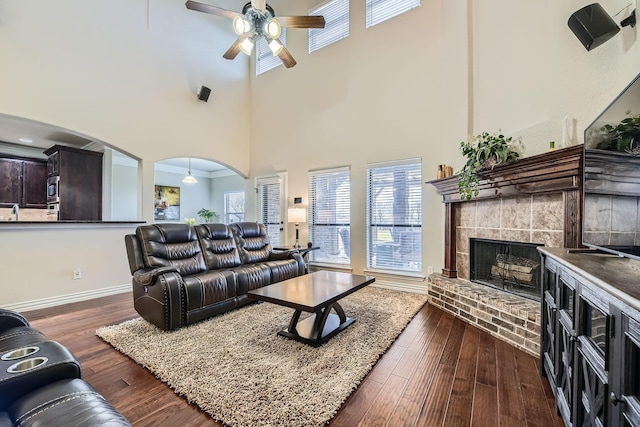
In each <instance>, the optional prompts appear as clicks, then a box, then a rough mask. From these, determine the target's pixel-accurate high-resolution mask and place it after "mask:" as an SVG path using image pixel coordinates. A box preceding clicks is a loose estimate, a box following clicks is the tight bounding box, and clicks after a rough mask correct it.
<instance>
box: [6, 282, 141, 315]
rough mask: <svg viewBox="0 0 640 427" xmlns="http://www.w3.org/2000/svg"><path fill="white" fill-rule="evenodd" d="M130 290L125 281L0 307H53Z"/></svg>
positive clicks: (17, 309)
mask: <svg viewBox="0 0 640 427" xmlns="http://www.w3.org/2000/svg"><path fill="white" fill-rule="evenodd" d="M130 291H131V283H127V284H125V285H119V286H112V287H110V288H102V289H94V290H91V291H83V292H76V293H73V294H66V295H58V296H55V297H50V298H42V299H37V300H32V301H25V302H19V303H16V304H9V305H5V306H3V307H2V308H5V309H7V310H12V311H17V312H24V311H31V310H40V309H41V308H48V307H55V306H57V305H62V304H69V303H72V302H79V301H86V300H89V299H93V298H100V297H105V296H109V295H115V294H121V293H124V292H130Z"/></svg>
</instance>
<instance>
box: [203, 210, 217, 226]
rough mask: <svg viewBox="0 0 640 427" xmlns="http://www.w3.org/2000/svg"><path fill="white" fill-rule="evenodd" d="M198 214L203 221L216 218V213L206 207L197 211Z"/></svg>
mask: <svg viewBox="0 0 640 427" xmlns="http://www.w3.org/2000/svg"><path fill="white" fill-rule="evenodd" d="M198 216H199V217H201V218H202V219H203V220H204V222H205V223H207V222H211V218H215V219H216V221H217V220H218V214H217V213H215V212H214V211H212V210H209V209H207V208H202V209H200V210H199V211H198Z"/></svg>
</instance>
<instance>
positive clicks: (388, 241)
mask: <svg viewBox="0 0 640 427" xmlns="http://www.w3.org/2000/svg"><path fill="white" fill-rule="evenodd" d="M422 187H423V182H422V168H421V161H420V159H411V160H406V161H398V162H388V163H378V164H375V165H368V166H367V267H369V268H381V269H386V270H402V271H409V272H419V271H422Z"/></svg>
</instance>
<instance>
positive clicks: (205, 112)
mask: <svg viewBox="0 0 640 427" xmlns="http://www.w3.org/2000/svg"><path fill="white" fill-rule="evenodd" d="M270 3H271V2H270ZM317 3H318V2H317V1H315V0H314V1H312V0H298V1H295V2H292V1H290V0H286V1H285V0H274V1H273V4H272V5H273V7H274V8H275V9H276V13H281V14H286V15H296V14H306V13H307V11H308V10H309V9H310V8H311V7H312V6H314V5H316V4H317ZM216 4H219V3H218V2H216ZM364 4H365V2H364V1H357V2H356V1H354V2H350V7H351V35H350V37H349V38H347V39H345V40H342V41H339V42H337V43H335V44H334V45H331V46H329V47H327V48H324V49H322V50H320V51H317V52H314V53H312V54H308V53H307V31H306V30H299V29H291V30H290V31H288V37H287V39H288V48H289V49H290V51H291V53H292V54H293V55H294V57H295V58H296V60H297V61H298V65H297V66H296V67H294V68H292V69H285V68H284V67H279V68H277V69H275V70H272V71H269V72H267V73H265V74H263V75H261V76H258V77H253V72H254V70H253V65H252V63H250V64H251V69H250V74H249V75H250V80H249V81H247V61H246V59H244V58H243V57H242V56H240V57H238V58H237V59H236V60H235V61H224V60H223V59H221V58H220V56H221V53H222V52H224V50H226V48H227V47H228V46H229V45H230V44H231V43H232V42H233V40H234V38H235V35H234V33H233V32H232V31H230V29H229V26H228V25H226V24H228V22H226V21H224V19H222V18H219V17H212V16H208V15H206V14H201V13H196V12H193V11H188V10H186V8H185V7H184V3H183V2H174V1H169V0H154V1H153V2H147V1H145V0H127V1H125V0H114V1H110V2H102V3H96V2H78V1H72V0H58V1H56V2H47V1H45V0H31V1H20V2H18V1H9V0H0V16H1V17H2V18H1V19H0V56H1V57H2V79H0V93H2V96H1V97H0V113H5V114H11V115H16V116H20V117H26V118H30V119H35V120H39V121H43V122H46V123H51V124H54V125H58V126H61V127H65V128H69V129H73V130H75V131H77V132H80V133H83V134H86V135H91V136H93V137H96V138H99V139H100V140H102V141H104V142H106V143H108V144H110V145H113V146H115V147H117V148H119V149H120V150H121V151H123V152H125V153H128V154H131V155H133V156H135V157H137V158H140V159H142V161H141V169H140V174H141V177H142V181H141V182H142V184H141V189H142V190H143V199H142V200H141V201H140V203H141V205H142V206H143V210H142V212H143V217H144V219H145V220H147V221H152V206H153V183H154V178H153V166H154V163H155V161H156V160H159V159H164V158H171V157H185V156H192V157H200V158H207V159H212V160H216V161H218V162H221V163H223V164H225V165H227V166H230V167H231V168H233V169H234V170H236V171H239V172H241V173H243V174H245V175H250V176H251V177H255V176H263V175H270V174H273V173H274V172H280V171H287V172H288V177H289V178H288V186H289V194H290V195H296V196H300V195H302V196H303V204H307V203H308V200H307V197H306V195H307V171H308V170H309V169H316V168H323V167H332V166H339V165H350V166H351V177H352V185H351V187H352V258H353V266H354V271H355V272H359V271H362V270H363V268H364V262H365V261H364V260H365V249H364V243H365V230H364V226H365V208H364V204H365V178H364V177H365V169H366V164H367V163H370V162H378V161H384V160H392V159H403V158H410V157H420V158H422V163H423V174H424V179H425V181H427V180H429V179H433V178H435V173H436V169H437V165H438V164H440V163H447V164H450V165H453V166H454V168H455V169H459V167H460V166H461V165H462V163H463V159H462V157H461V155H460V153H459V143H460V141H461V140H463V139H466V136H467V135H468V134H470V133H471V134H476V133H479V132H481V131H484V130H487V131H493V130H496V129H498V128H501V129H502V130H503V131H505V132H506V133H508V134H513V135H514V136H518V135H521V136H522V137H523V141H524V144H525V146H526V154H527V155H531V154H537V153H540V152H543V151H545V150H546V148H547V147H548V141H550V140H556V141H559V140H560V139H561V130H562V128H561V126H562V125H561V123H562V119H563V118H564V117H565V116H571V117H575V118H576V119H577V120H578V125H579V126H578V132H579V136H580V140H581V132H582V129H584V127H586V126H587V125H588V124H589V122H590V121H591V120H593V119H594V118H595V117H596V116H597V115H598V113H599V112H600V111H602V110H603V109H604V108H605V107H606V106H607V105H608V104H609V102H611V100H613V98H614V97H615V96H616V95H617V94H618V93H619V92H620V91H621V90H622V89H623V88H624V87H625V86H626V84H627V83H629V82H630V81H631V80H632V79H633V77H634V76H635V75H636V74H637V73H638V72H640V47H639V44H638V43H637V40H636V38H637V30H638V27H636V28H635V29H631V28H625V29H623V30H622V31H621V32H620V33H619V34H618V35H617V36H615V37H614V38H613V39H612V40H610V41H608V42H607V43H605V44H604V45H602V46H600V47H598V48H596V49H595V50H594V51H592V52H587V51H586V50H585V49H584V48H583V47H582V45H581V44H580V43H579V42H578V40H577V39H576V38H575V36H574V35H573V34H572V33H571V31H570V30H569V29H568V27H567V24H566V22H567V19H568V18H569V16H570V15H571V13H573V12H574V11H575V10H578V9H579V8H581V7H582V6H584V2H582V1H578V0H567V1H564V2H553V1H551V0H546V1H539V2H526V1H524V0H516V1H507V0H486V1H484V0H483V1H482V2H477V1H476V2H474V1H473V0H432V1H426V0H423V1H422V6H420V7H419V8H417V9H415V10H413V11H411V12H409V13H406V14H404V15H402V16H400V17H396V18H393V19H392V20H390V21H387V22H385V23H383V24H380V25H378V26H375V27H373V28H370V29H365V28H364ZM601 4H602V5H603V6H604V7H605V9H607V11H609V13H610V14H613V13H615V12H617V11H618V10H620V9H622V8H623V7H624V6H625V5H626V3H625V2H623V1H621V2H618V1H617V0H616V1H614V0H607V1H603V2H601ZM471 5H473V7H472V8H471ZM35 6H37V7H35ZM147 7H148V8H147ZM227 7H228V8H230V9H234V10H237V9H238V8H239V6H238V4H237V3H234V2H229V5H227ZM35 10H37V12H35ZM625 16H626V14H625V13H623V14H621V15H620V16H619V17H618V18H617V19H618V21H619V20H620V19H622V18H623V17H625ZM221 19H222V21H223V22H222V23H220V20H221ZM202 84H204V85H206V86H209V87H210V88H212V89H213V92H212V95H211V98H210V100H209V102H208V103H207V104H203V103H200V102H198V101H196V99H195V93H196V91H197V88H198V87H199V86H200V85H202ZM247 120H250V126H247V125H246V123H247ZM251 183H252V180H251V179H249V180H247V182H246V186H245V187H246V189H247V190H248V192H247V195H248V197H247V217H248V218H249V219H250V218H251V217H250V215H252V212H253V209H255V198H254V197H251V196H250V195H252V194H253V192H252V184H251ZM424 196H425V197H424V242H423V243H424V254H423V256H424V263H423V264H424V265H425V266H428V265H432V266H434V267H435V269H436V271H437V270H438V269H439V268H441V267H442V263H443V247H442V242H443V234H444V231H443V216H442V209H443V208H442V204H441V199H440V197H439V196H438V195H437V194H436V192H435V190H434V189H433V188H432V186H430V185H425V191H424ZM41 232H42V233H45V234H32V233H28V234H27V236H28V238H26V239H25V238H23V234H22V232H18V231H16V232H15V233H14V232H9V233H6V232H5V231H4V230H3V231H2V250H3V253H5V254H7V255H5V257H4V258H3V266H4V265H7V266H10V268H7V269H5V271H4V280H5V283H18V284H25V286H19V287H15V288H12V289H14V290H15V292H16V293H15V294H13V295H12V296H11V297H8V296H7V294H6V293H4V292H3V293H2V296H0V305H3V304H6V303H8V302H12V301H27V300H30V299H35V298H38V296H39V295H43V294H54V293H59V294H63V293H69V292H74V291H79V290H80V289H87V288H91V287H93V288H96V289H99V288H101V287H103V288H104V287H107V286H112V285H118V284H123V283H128V282H129V281H130V275H129V273H128V271H127V269H126V266H125V265H124V264H125V258H124V256H125V253H124V245H123V243H122V235H123V234H124V233H125V230H118V231H117V233H102V232H99V231H95V232H89V231H83V232H79V231H78V232H71V237H72V238H71V239H69V242H70V243H75V244H77V245H74V244H69V245H66V244H65V245H64V246H63V247H61V248H59V249H58V250H56V253H55V254H54V255H52V251H51V250H49V249H48V247H49V245H54V244H55V242H56V240H57V239H58V238H59V237H60V236H62V237H63V238H65V237H66V235H65V234H64V233H62V234H56V233H54V232H49V231H41ZM112 234H113V235H112ZM107 235H108V236H107ZM301 238H302V241H306V234H305V233H303V235H302V236H301ZM87 242H91V245H92V246H91V248H92V249H91V255H92V259H95V260H105V262H101V263H100V264H99V265H98V263H96V268H98V269H100V272H99V274H96V276H92V277H95V281H89V280H85V281H75V282H74V281H72V280H71V279H68V278H67V277H68V275H67V273H66V272H67V270H68V268H69V266H72V265H74V264H75V260H76V259H82V258H81V257H84V256H88V255H87V254H88V253H89V251H88V250H87V248H88V246H86V245H87ZM95 247H98V248H99V250H98V251H97V252H96V251H95V250H94V249H93V248H95ZM10 248H11V249H12V250H11V251H10V252H4V251H9V249H10ZM45 257H48V258H47V259H54V260H57V263H58V264H60V265H64V271H65V273H64V274H60V275H59V276H58V275H55V276H52V275H50V274H49V273H48V271H47V269H46V268H45V269H43V270H42V272H40V269H35V268H34V265H39V264H37V263H38V262H39V261H38V260H40V259H44V258H45ZM107 261H109V262H107ZM88 262H89V261H88ZM91 262H93V261H91ZM34 263H35V264H34ZM114 263H115V264H117V265H116V267H115V268H113V266H112V265H110V264H114ZM26 271H28V272H29V276H28V278H27V277H26V276H25V272H26ZM25 281H27V282H25ZM78 282H81V283H78ZM9 298H10V299H9Z"/></svg>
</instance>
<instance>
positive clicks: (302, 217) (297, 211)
mask: <svg viewBox="0 0 640 427" xmlns="http://www.w3.org/2000/svg"><path fill="white" fill-rule="evenodd" d="M306 220H307V210H306V209H305V208H288V209H287V222H295V224H296V242H295V243H294V245H293V247H294V248H296V249H300V234H299V232H300V230H299V229H298V225H299V224H300V223H301V222H305V221H306Z"/></svg>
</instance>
